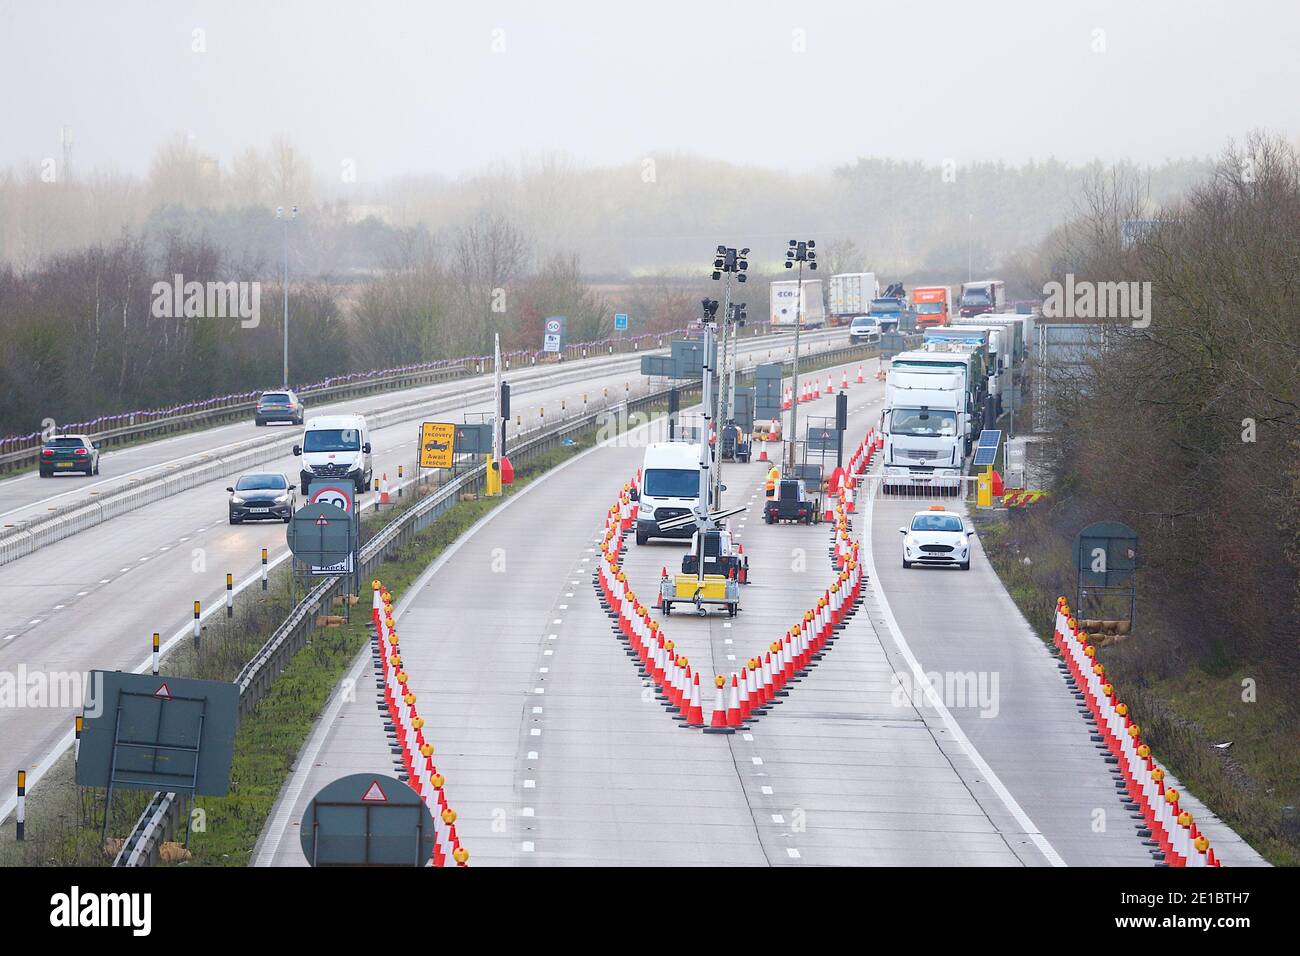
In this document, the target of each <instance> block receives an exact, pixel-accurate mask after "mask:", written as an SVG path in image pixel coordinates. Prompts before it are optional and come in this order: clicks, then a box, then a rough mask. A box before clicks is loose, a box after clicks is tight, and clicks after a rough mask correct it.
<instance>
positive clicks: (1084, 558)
mask: <svg viewBox="0 0 1300 956" xmlns="http://www.w3.org/2000/svg"><path fill="white" fill-rule="evenodd" d="M1074 555H1075V568H1076V572H1077V574H1078V578H1077V581H1076V584H1075V600H1074V607H1075V613H1076V614H1077V615H1080V616H1081V615H1083V614H1084V612H1085V609H1086V607H1087V605H1086V604H1085V601H1086V600H1087V599H1088V598H1089V597H1092V598H1094V599H1095V600H1094V601H1093V606H1095V607H1097V608H1098V609H1099V612H1104V607H1105V604H1106V598H1107V597H1109V596H1111V595H1113V594H1121V595H1125V596H1127V597H1128V620H1129V627H1130V628H1131V627H1132V625H1133V622H1134V620H1135V619H1136V617H1137V571H1138V536H1137V532H1136V531H1134V530H1133V529H1132V528H1130V527H1129V526H1128V525H1126V524H1121V523H1120V522H1118V521H1098V522H1096V523H1094V524H1090V525H1088V526H1087V527H1086V528H1084V529H1083V530H1082V531H1080V532H1079V534H1078V536H1077V537H1075V539H1074Z"/></svg>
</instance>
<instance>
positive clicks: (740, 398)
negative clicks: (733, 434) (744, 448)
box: [731, 388, 754, 432]
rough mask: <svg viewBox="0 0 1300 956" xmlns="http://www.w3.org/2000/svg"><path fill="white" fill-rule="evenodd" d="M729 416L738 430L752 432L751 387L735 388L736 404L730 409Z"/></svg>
mask: <svg viewBox="0 0 1300 956" xmlns="http://www.w3.org/2000/svg"><path fill="white" fill-rule="evenodd" d="M731 417H732V419H733V420H734V421H735V423H736V424H737V425H739V426H740V430H741V431H743V432H752V431H753V430H754V390H753V389H752V388H737V389H736V405H735V407H734V408H733V409H732V410H731Z"/></svg>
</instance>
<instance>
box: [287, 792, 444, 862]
mask: <svg viewBox="0 0 1300 956" xmlns="http://www.w3.org/2000/svg"><path fill="white" fill-rule="evenodd" d="M298 836H299V840H300V841H301V843H302V852H303V855H304V856H305V857H306V858H307V862H308V863H310V864H311V865H312V866H424V864H425V863H427V862H428V861H429V859H430V857H432V856H433V837H434V829H433V813H432V812H431V811H430V810H429V808H428V806H427V805H426V804H425V803H424V801H423V800H421V799H420V795H419V794H417V793H416V792H415V791H414V790H412V789H411V788H410V787H409V786H407V785H406V784H405V783H403V782H402V781H401V780H398V779H397V778H396V777H390V776H388V775H386V774H375V773H354V774H351V775H350V776H347V777H341V778H340V779H338V780H335V781H334V782H333V783H330V784H326V785H325V787H323V788H322V789H321V791H320V793H318V794H316V796H315V797H313V798H312V801H311V803H309V804H307V809H306V810H305V811H304V812H303V815H302V826H301V827H300V828H299V834H298Z"/></svg>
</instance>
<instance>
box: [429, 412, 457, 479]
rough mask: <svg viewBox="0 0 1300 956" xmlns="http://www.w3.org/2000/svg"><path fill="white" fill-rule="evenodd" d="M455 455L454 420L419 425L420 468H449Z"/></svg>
mask: <svg viewBox="0 0 1300 956" xmlns="http://www.w3.org/2000/svg"><path fill="white" fill-rule="evenodd" d="M455 455H456V425H455V423H454V422H424V423H423V424H421V425H420V468H422V469H423V468H450V467H451V465H452V461H453V460H454V458H455Z"/></svg>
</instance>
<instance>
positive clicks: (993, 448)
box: [972, 428, 1002, 466]
mask: <svg viewBox="0 0 1300 956" xmlns="http://www.w3.org/2000/svg"><path fill="white" fill-rule="evenodd" d="M1001 441H1002V432H1001V431H999V430H997V429H995V428H986V429H984V430H983V431H982V432H980V437H979V443H978V445H977V446H976V448H975V460H974V461H973V462H972V464H974V465H977V466H978V465H991V464H993V462H994V461H996V460H997V457H998V443H999V442H1001Z"/></svg>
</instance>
